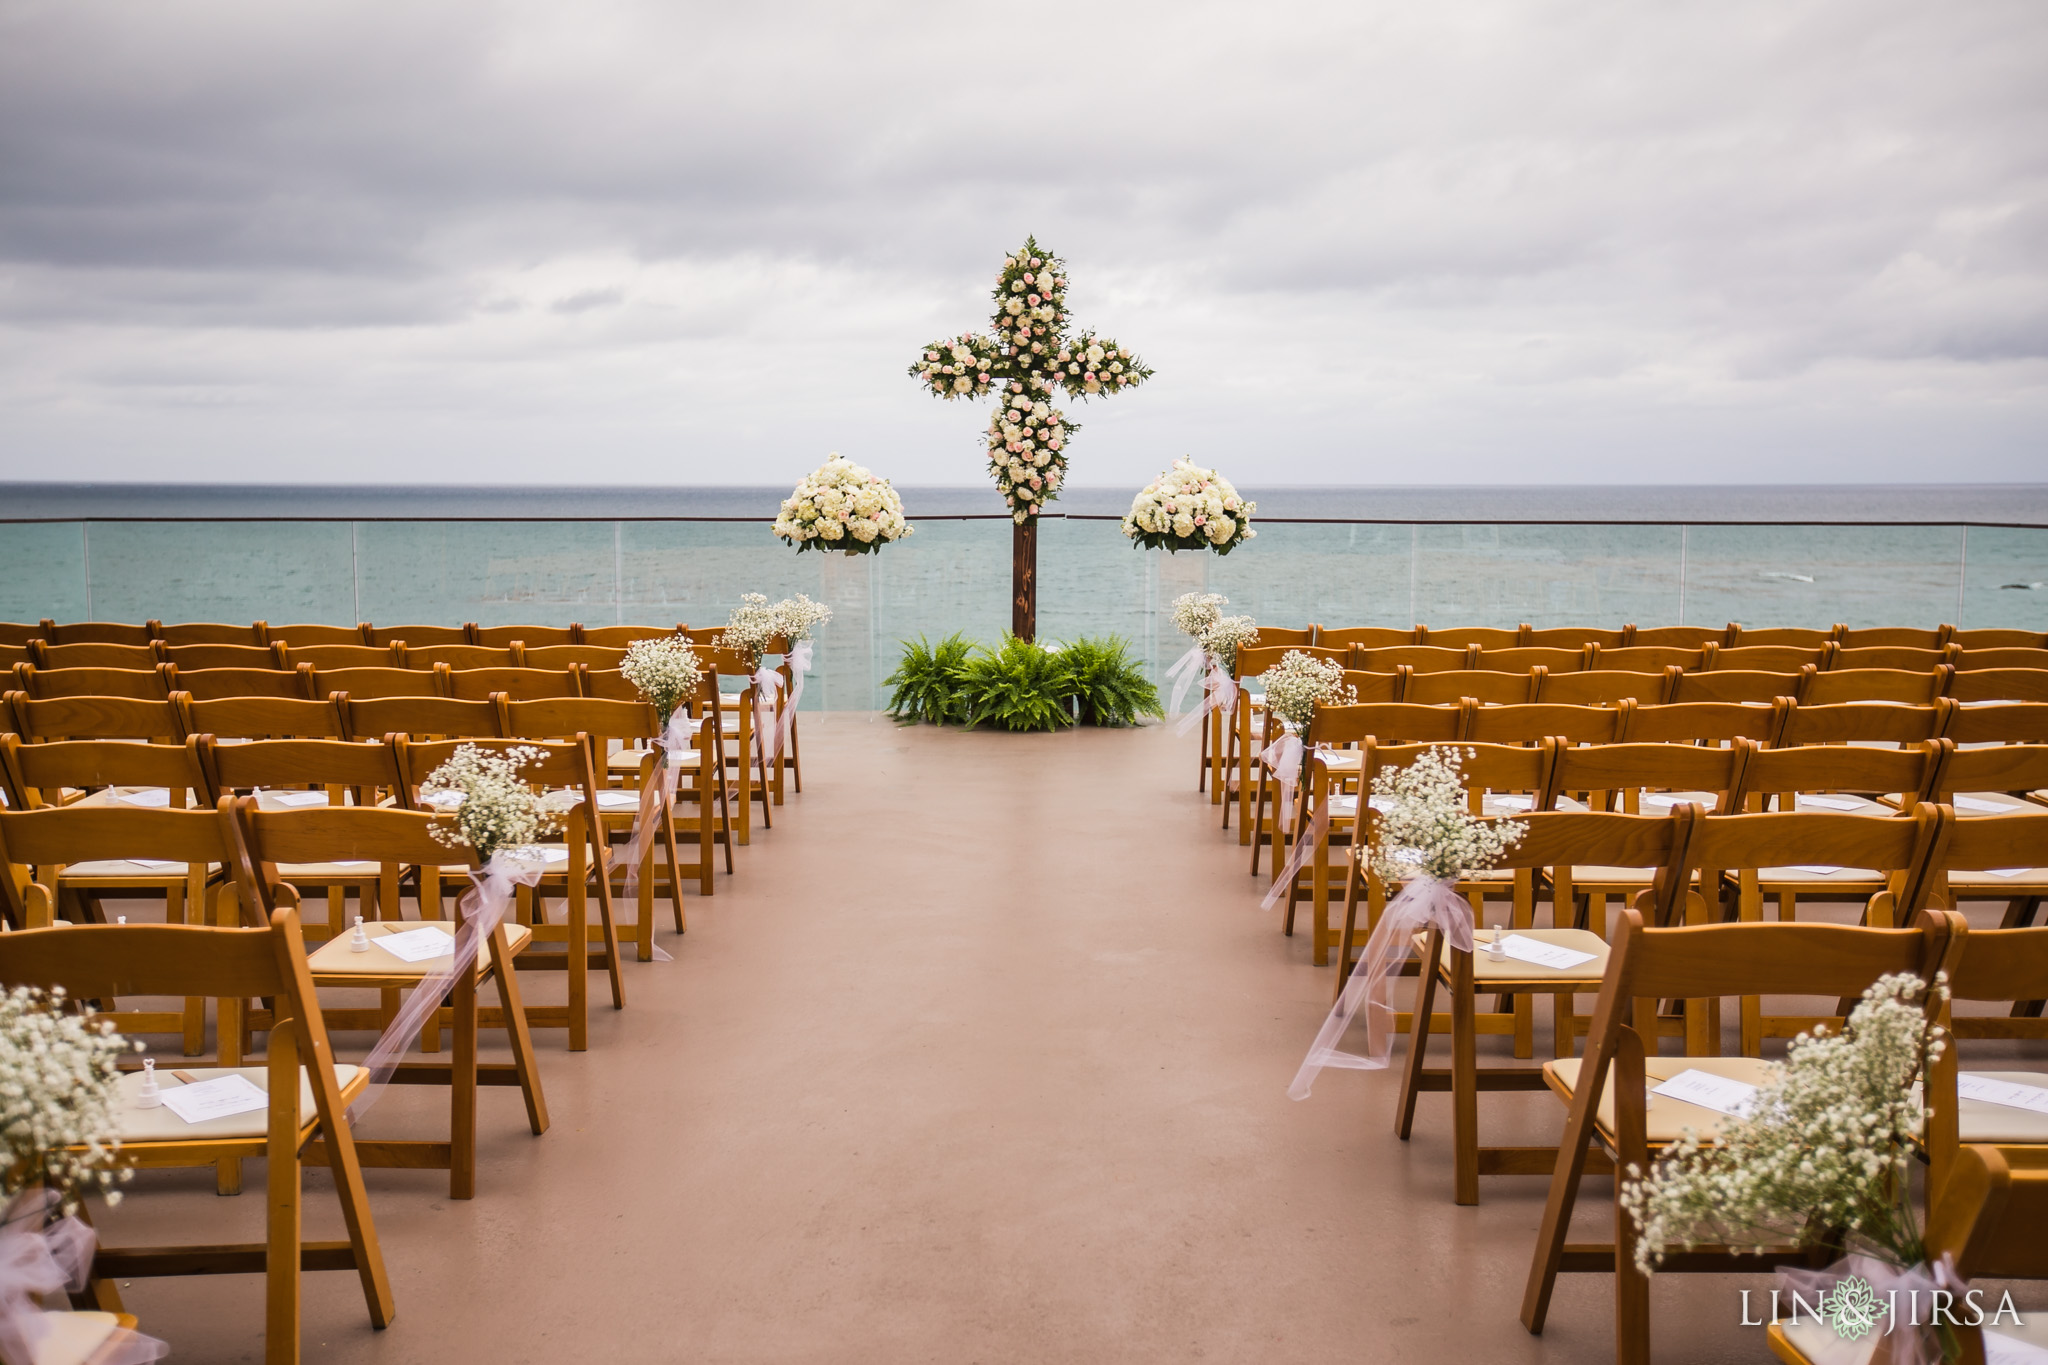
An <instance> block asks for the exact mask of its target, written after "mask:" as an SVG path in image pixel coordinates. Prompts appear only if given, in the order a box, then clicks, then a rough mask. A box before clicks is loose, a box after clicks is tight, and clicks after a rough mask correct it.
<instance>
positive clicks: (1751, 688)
mask: <svg viewBox="0 0 2048 1365" xmlns="http://www.w3.org/2000/svg"><path fill="white" fill-rule="evenodd" d="M1664 677H1665V682H1666V684H1667V686H1666V689H1665V692H1664V701H1665V704H1666V705H1682V704H1684V703H1686V702H1707V701H1718V702H1747V703H1750V704H1768V703H1770V702H1774V701H1776V700H1777V699H1778V698H1780V697H1796V696H1798V695H1799V686H1800V683H1801V681H1802V679H1801V678H1800V675H1799V674H1797V673H1758V672H1753V671H1751V670H1749V669H1738V668H1731V669H1715V670H1710V671H1708V672H1704V673H1687V672H1683V671H1681V670H1678V669H1675V668H1674V669H1667V670H1665V674H1664Z"/></svg>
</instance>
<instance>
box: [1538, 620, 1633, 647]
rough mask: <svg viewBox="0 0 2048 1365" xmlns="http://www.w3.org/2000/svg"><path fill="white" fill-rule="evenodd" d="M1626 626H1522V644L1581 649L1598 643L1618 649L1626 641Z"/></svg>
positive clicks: (1627, 633) (1627, 632)
mask: <svg viewBox="0 0 2048 1365" xmlns="http://www.w3.org/2000/svg"><path fill="white" fill-rule="evenodd" d="M1628 635H1629V631H1628V627H1626V626H1623V627H1622V628H1621V629H1619V630H1605V629H1601V628H1599V627H1595V626H1551V627H1549V628H1548V629H1545V630H1537V629H1535V628H1534V627H1533V626H1523V627H1522V644H1523V646H1524V647H1526V648H1535V649H1570V650H1576V651H1583V650H1584V649H1585V647H1586V646H1587V645H1599V646H1601V647H1602V648H1603V649H1619V648H1621V647H1622V646H1623V645H1625V644H1627V643H1628Z"/></svg>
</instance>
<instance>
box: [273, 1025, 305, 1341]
mask: <svg viewBox="0 0 2048 1365" xmlns="http://www.w3.org/2000/svg"><path fill="white" fill-rule="evenodd" d="M298 1054H299V1046H298V1030H297V1029H296V1028H294V1027H286V1028H280V1029H273V1030H272V1031H271V1034H270V1074H271V1075H272V1076H277V1075H279V1074H280V1073H282V1074H284V1075H288V1076H292V1077H297V1075H298V1074H299V1067H298ZM316 1060H317V1059H316ZM279 1103H284V1102H283V1101H279ZM285 1112H286V1113H289V1114H290V1115H291V1116H292V1122H291V1124H290V1126H289V1127H284V1126H283V1125H280V1124H279V1123H277V1122H276V1114H277V1111H276V1110H273V1111H272V1115H273V1119H272V1122H271V1125H270V1136H269V1141H268V1143H267V1144H266V1145H265V1150H264V1157H265V1162H266V1165H267V1166H268V1171H267V1180H266V1184H267V1187H268V1188H267V1191H266V1194H267V1199H266V1206H265V1211H264V1223H265V1227H264V1241H265V1243H266V1252H265V1257H264V1260H265V1267H264V1276H263V1358H264V1360H265V1361H267V1362H270V1365H298V1359H299V1301H300V1293H299V1290H300V1280H301V1272H300V1268H299V1247H300V1245H301V1242H302V1233H301V1224H302V1222H303V1219H302V1217H301V1213H302V1210H301V1209H300V1206H299V1194H300V1182H299V1126H300V1125H299V1122H298V1103H297V1096H293V1097H292V1101H291V1103H290V1104H289V1105H287V1106H286V1109H285Z"/></svg>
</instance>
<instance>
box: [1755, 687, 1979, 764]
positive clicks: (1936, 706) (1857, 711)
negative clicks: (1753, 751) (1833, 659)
mask: <svg viewBox="0 0 2048 1365" xmlns="http://www.w3.org/2000/svg"><path fill="white" fill-rule="evenodd" d="M1822 676H1823V677H1825V676H1827V675H1825V674H1823V675H1822ZM1954 708H1955V703H1954V702H1952V701H1949V700H1947V699H1946V698H1942V697H1937V698H1935V700H1934V701H1933V702H1932V703H1931V704H1929V705H1925V706H1906V705H1901V704H1900V703H1898V702H1886V701H1846V702H1837V703H1834V704H1832V705H1820V706H1808V705H1806V704H1805V703H1803V702H1798V701H1795V702H1793V703H1792V704H1791V705H1789V706H1787V707H1785V708H1784V723H1783V724H1782V725H1781V726H1780V727H1779V730H1778V737H1777V739H1776V741H1775V742H1774V745H1773V747H1775V748H1780V749H1789V748H1795V747H1797V746H1799V745H1802V744H1924V743H1926V742H1927V741H1928V740H1930V739H1933V738H1934V737H1935V736H1937V735H1939V734H1941V732H1942V731H1943V729H1945V728H1946V727H1947V725H1948V718H1949V717H1948V713H1949V712H1950V711H1952V710H1953V709H1954Z"/></svg>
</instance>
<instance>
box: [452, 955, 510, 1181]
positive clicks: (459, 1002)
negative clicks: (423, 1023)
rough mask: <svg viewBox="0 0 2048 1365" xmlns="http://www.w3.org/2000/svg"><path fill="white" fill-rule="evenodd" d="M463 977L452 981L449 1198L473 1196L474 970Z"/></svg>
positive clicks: (474, 1099)
mask: <svg viewBox="0 0 2048 1365" xmlns="http://www.w3.org/2000/svg"><path fill="white" fill-rule="evenodd" d="M462 977H463V979H462V980H460V981H458V982H456V983H455V993H454V994H455V1050H454V1058H453V1062H452V1065H451V1067H450V1069H449V1075H448V1197H449V1198H450V1199H474V1198H476V1091H477V1071H476V1048H477V1038H476V1032H477V1018H476V1015H477V1004H476V978H477V973H476V971H474V970H471V971H467V972H464V973H463V974H462ZM508 1008H509V1006H508Z"/></svg>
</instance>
